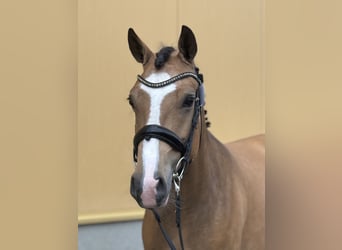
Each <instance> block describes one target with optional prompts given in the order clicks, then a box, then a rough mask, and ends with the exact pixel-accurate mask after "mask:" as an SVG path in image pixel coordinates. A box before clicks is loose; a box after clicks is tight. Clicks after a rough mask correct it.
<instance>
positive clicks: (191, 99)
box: [182, 95, 195, 108]
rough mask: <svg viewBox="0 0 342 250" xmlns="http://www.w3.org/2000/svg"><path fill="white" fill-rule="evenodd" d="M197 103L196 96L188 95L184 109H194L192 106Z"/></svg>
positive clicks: (184, 102)
mask: <svg viewBox="0 0 342 250" xmlns="http://www.w3.org/2000/svg"><path fill="white" fill-rule="evenodd" d="M194 101H195V96H194V95H187V96H186V97H185V99H184V101H183V105H182V106H183V107H184V108H190V107H192V104H193V103H194Z"/></svg>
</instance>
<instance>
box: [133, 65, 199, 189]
mask: <svg viewBox="0 0 342 250" xmlns="http://www.w3.org/2000/svg"><path fill="white" fill-rule="evenodd" d="M196 73H197V74H195V73H192V72H184V73H181V74H179V75H176V76H174V77H172V78H170V79H168V80H166V81H162V82H157V83H152V82H149V81H147V80H146V79H144V78H143V77H142V76H140V75H138V77H137V78H138V80H139V81H140V82H141V83H142V84H144V85H146V86H148V87H151V88H162V87H164V86H167V85H169V84H171V83H174V82H177V81H179V80H181V79H184V78H187V77H192V78H194V79H195V80H196V82H197V83H198V88H197V90H196V97H195V104H194V113H193V117H192V121H191V128H190V132H189V135H188V138H187V140H186V141H185V142H183V141H182V140H181V139H180V138H179V136H178V135H177V134H175V133H174V132H173V131H171V130H169V129H167V128H165V127H162V126H159V125H156V124H151V125H146V126H144V127H143V128H141V129H140V130H139V131H138V132H137V133H136V135H135V136H134V140H133V160H134V162H135V163H136V162H137V160H138V145H139V143H140V142H141V141H142V140H144V139H145V140H147V141H148V140H150V139H151V138H156V139H158V140H161V141H163V142H165V143H167V144H169V145H170V146H171V147H172V148H173V149H174V150H176V151H178V152H180V154H181V158H180V160H179V162H178V163H177V166H176V169H175V173H174V178H176V179H178V180H177V181H178V182H179V181H180V179H181V178H182V175H183V172H184V168H185V167H186V166H187V165H188V164H189V163H190V161H191V159H190V154H191V147H192V140H193V135H194V131H195V128H196V126H197V122H198V117H199V115H200V111H201V108H202V106H203V105H204V89H203V83H202V81H203V75H202V74H199V73H198V69H197V68H196ZM176 191H177V190H176Z"/></svg>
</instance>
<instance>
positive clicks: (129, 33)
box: [128, 28, 135, 36]
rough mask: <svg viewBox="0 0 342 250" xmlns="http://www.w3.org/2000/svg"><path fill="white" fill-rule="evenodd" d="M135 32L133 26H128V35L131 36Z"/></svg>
mask: <svg viewBox="0 0 342 250" xmlns="http://www.w3.org/2000/svg"><path fill="white" fill-rule="evenodd" d="M134 34H135V32H134V29H133V28H129V29H128V36H131V35H134Z"/></svg>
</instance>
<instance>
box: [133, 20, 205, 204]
mask: <svg viewBox="0 0 342 250" xmlns="http://www.w3.org/2000/svg"><path fill="white" fill-rule="evenodd" d="M128 44H129V48H130V51H131V53H132V55H133V57H134V58H135V60H136V61H137V62H138V63H141V64H142V66H143V72H142V74H141V75H139V76H138V79H137V81H136V83H135V84H134V86H133V88H132V89H131V90H130V93H129V97H128V100H129V103H130V105H131V106H132V109H133V111H134V113H135V133H136V135H135V137H134V161H135V164H136V167H135V171H134V173H133V175H132V178H131V195H132V196H133V197H134V198H135V199H136V201H137V202H138V204H139V205H140V206H141V207H144V208H156V207H162V206H165V205H166V204H167V203H168V201H169V198H170V193H171V190H172V182H173V179H174V178H175V174H176V176H177V171H179V168H180V167H181V166H180V165H182V164H183V162H182V161H183V160H184V164H186V163H187V161H189V160H190V159H191V158H193V157H195V155H196V152H197V151H198V147H199V141H200V140H199V137H200V132H199V129H198V127H199V126H197V123H198V121H199V120H200V117H201V116H200V115H199V113H200V112H202V109H201V107H202V106H203V104H204V101H203V87H202V81H201V80H202V79H201V77H200V75H199V74H198V72H197V71H196V67H195V64H194V57H195V56H196V53H197V44H196V39H195V36H194V34H193V32H192V31H191V30H190V29H189V28H188V27H186V26H182V31H181V34H180V37H179V40H178V48H177V49H175V48H173V47H164V48H162V49H161V50H160V51H159V52H158V53H153V52H152V51H151V50H150V49H149V48H148V47H147V46H146V44H145V43H144V42H143V41H142V40H141V39H140V38H139V37H138V36H137V34H136V33H135V32H134V30H133V29H129V30H128ZM186 157H187V158H186Z"/></svg>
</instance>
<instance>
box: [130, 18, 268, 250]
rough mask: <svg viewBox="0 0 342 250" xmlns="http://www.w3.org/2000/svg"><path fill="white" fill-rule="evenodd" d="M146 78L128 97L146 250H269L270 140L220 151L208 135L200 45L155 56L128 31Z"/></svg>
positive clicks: (191, 42)
mask: <svg viewBox="0 0 342 250" xmlns="http://www.w3.org/2000/svg"><path fill="white" fill-rule="evenodd" d="M128 45H129V49H130V51H131V54H132V55H133V57H134V58H135V60H136V61H137V62H138V63H140V64H142V67H143V73H142V74H141V75H138V77H137V81H136V82H135V84H134V86H133V87H132V88H131V90H130V92H129V97H128V101H129V104H130V105H131V107H132V109H133V111H134V114H135V136H134V140H133V159H134V162H135V169H134V173H133V174H132V176H131V183H130V193H131V195H132V196H133V198H134V199H135V200H136V201H137V203H138V205H139V206H141V207H142V208H145V215H144V219H143V226H142V237H143V244H144V248H145V249H147V250H153V249H156V250H160V249H170V248H171V249H196V250H198V249H214V250H216V249H220V250H221V249H229V250H251V249H253V250H262V249H264V248H265V241H264V234H265V147H264V135H263V134H260V135H255V136H250V137H248V138H244V139H239V140H237V141H233V142H230V143H228V144H225V145H224V144H222V143H221V142H220V141H219V140H218V139H216V137H215V136H214V135H213V134H212V133H211V132H210V131H209V129H208V120H207V117H206V111H205V110H204V105H205V100H204V96H205V95H204V88H203V75H202V74H201V73H199V69H198V68H197V67H196V65H195V63H194V58H195V56H196V53H197V42H196V38H195V35H194V33H193V32H192V30H191V29H190V28H189V27H187V26H184V25H183V26H182V29H181V33H180V36H179V40H178V48H174V47H168V46H166V47H163V48H161V49H160V51H159V52H157V53H153V52H152V51H151V50H150V49H149V48H148V47H147V45H146V44H145V43H144V42H143V41H142V40H141V39H140V38H139V37H138V36H137V34H136V33H135V31H134V30H133V29H132V28H129V30H128Z"/></svg>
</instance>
